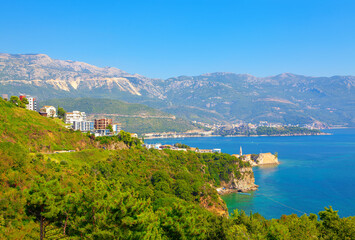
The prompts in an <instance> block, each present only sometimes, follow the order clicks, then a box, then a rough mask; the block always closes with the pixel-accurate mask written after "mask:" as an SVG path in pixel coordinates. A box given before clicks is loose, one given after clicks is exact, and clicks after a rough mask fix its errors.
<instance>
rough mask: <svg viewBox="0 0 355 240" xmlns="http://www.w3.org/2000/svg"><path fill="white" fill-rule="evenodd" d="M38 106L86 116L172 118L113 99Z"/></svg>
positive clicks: (48, 102)
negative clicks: (105, 114)
mask: <svg viewBox="0 0 355 240" xmlns="http://www.w3.org/2000/svg"><path fill="white" fill-rule="evenodd" d="M40 105H53V106H61V107H63V108H64V109H66V110H67V111H74V110H79V111H82V112H86V113H88V114H92V113H109V114H112V113H113V114H115V113H116V114H121V115H147V116H165V117H168V116H170V117H171V116H172V115H171V114H168V113H165V112H162V111H159V110H157V109H154V108H151V107H148V106H146V105H143V104H137V103H127V102H124V101H119V100H113V99H103V98H100V99H97V98H62V99H50V100H46V101H44V102H41V103H40Z"/></svg>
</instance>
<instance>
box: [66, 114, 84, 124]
mask: <svg viewBox="0 0 355 240" xmlns="http://www.w3.org/2000/svg"><path fill="white" fill-rule="evenodd" d="M74 121H75V122H82V121H86V114H85V112H80V111H73V112H67V113H66V114H65V123H66V124H73V122H74Z"/></svg>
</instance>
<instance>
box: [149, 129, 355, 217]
mask: <svg viewBox="0 0 355 240" xmlns="http://www.w3.org/2000/svg"><path fill="white" fill-rule="evenodd" d="M328 132H330V133H332V134H333V135H329V136H293V137H208V138H180V139H151V140H146V143H162V144H173V143H177V142H180V143H184V144H187V145H189V146H193V147H198V148H201V149H204V148H208V149H211V148H220V149H222V152H225V153H229V154H234V153H239V147H240V146H242V148H243V154H248V153H261V152H263V153H265V152H271V153H275V152H277V153H278V156H279V161H280V162H281V164H280V165H279V166H276V167H254V168H253V170H254V175H255V183H256V184H257V185H259V189H258V190H257V191H254V192H251V194H250V195H243V194H238V193H232V194H229V195H225V196H223V199H224V200H225V202H226V203H227V206H228V209H229V212H230V213H231V212H233V211H234V209H241V210H244V211H245V212H246V213H250V212H251V211H252V212H258V213H260V214H261V215H263V216H264V217H266V218H269V219H270V218H279V217H280V216H281V215H282V214H292V213H295V214H297V215H302V214H304V213H307V214H308V213H318V212H319V211H322V210H323V209H324V207H326V206H332V207H333V209H336V210H339V215H340V216H342V217H347V216H354V215H355V129H336V130H328Z"/></svg>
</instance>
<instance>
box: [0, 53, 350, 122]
mask: <svg viewBox="0 0 355 240" xmlns="http://www.w3.org/2000/svg"><path fill="white" fill-rule="evenodd" d="M354 89H355V77H353V76H333V77H309V76H302V75H295V74H291V73H283V74H280V75H276V76H271V77H263V78H259V77H255V76H252V75H248V74H234V73H224V72H222V73H209V74H203V75H200V76H193V77H192V76H180V77H173V78H169V79H166V80H162V79H150V78H147V77H144V76H141V75H138V74H129V73H126V72H124V71H122V70H119V69H117V68H108V67H107V68H99V67H96V66H93V65H89V64H87V63H82V62H74V61H63V60H54V59H51V58H50V57H48V56H47V55H44V54H29V55H26V54H23V55H16V54H0V93H8V94H19V93H26V94H31V95H36V96H38V97H39V98H42V99H50V98H63V97H94V98H113V99H121V100H125V101H129V102H137V103H144V104H146V105H149V106H151V107H154V108H159V109H161V110H163V111H165V112H169V113H172V114H174V115H176V116H180V117H184V118H186V119H189V120H197V121H202V122H226V123H227V122H235V121H239V120H243V121H247V122H255V123H256V122H259V121H270V122H278V123H291V124H311V123H316V124H328V125H331V126H335V125H342V126H355V90H354Z"/></svg>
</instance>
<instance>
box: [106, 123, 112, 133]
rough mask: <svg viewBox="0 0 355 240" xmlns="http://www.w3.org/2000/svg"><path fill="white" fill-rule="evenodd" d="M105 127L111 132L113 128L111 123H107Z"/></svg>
mask: <svg viewBox="0 0 355 240" xmlns="http://www.w3.org/2000/svg"><path fill="white" fill-rule="evenodd" d="M106 129H108V130H110V132H113V128H112V125H111V124H109V125H107V127H106Z"/></svg>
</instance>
